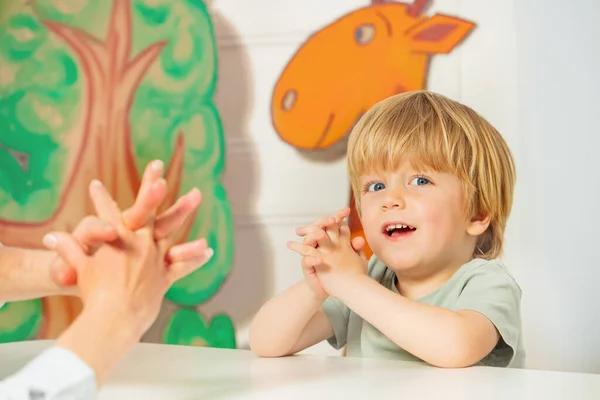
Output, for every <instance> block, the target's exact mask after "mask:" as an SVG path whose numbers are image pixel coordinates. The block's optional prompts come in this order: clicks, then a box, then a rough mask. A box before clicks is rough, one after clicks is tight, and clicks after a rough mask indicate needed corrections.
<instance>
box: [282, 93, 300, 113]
mask: <svg viewBox="0 0 600 400" xmlns="http://www.w3.org/2000/svg"><path fill="white" fill-rule="evenodd" d="M297 97H298V96H297V94H296V91H295V90H294V89H290V90H288V91H287V92H285V94H284V95H283V100H282V101H281V109H282V110H283V111H290V110H291V109H292V108H293V107H294V105H295V104H296V98H297Z"/></svg>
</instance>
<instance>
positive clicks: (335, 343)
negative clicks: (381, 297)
mask: <svg viewBox="0 0 600 400" xmlns="http://www.w3.org/2000/svg"><path fill="white" fill-rule="evenodd" d="M384 271H385V265H383V264H382V263H381V261H379V260H378V259H377V257H375V256H372V257H371V259H369V266H368V270H367V275H369V276H370V277H371V278H372V279H376V280H380V279H381V276H380V275H382V274H383V272H384ZM322 308H323V312H324V313H325V315H326V316H327V319H329V323H330V324H331V326H332V327H333V336H332V337H330V338H329V339H327V341H328V342H329V344H330V345H331V346H332V347H333V348H334V349H336V350H339V349H341V348H342V347H344V346H345V345H346V344H347V342H348V325H349V322H350V309H349V308H348V307H346V305H345V304H344V303H342V302H341V301H340V300H338V299H336V298H334V297H328V298H327V299H326V300H325V301H324V302H323V306H322Z"/></svg>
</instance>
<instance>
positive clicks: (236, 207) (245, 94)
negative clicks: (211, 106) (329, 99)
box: [199, 2, 273, 348]
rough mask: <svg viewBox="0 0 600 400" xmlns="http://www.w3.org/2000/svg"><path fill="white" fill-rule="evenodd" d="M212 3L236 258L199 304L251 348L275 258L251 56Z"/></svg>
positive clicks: (225, 182) (217, 98)
mask: <svg viewBox="0 0 600 400" xmlns="http://www.w3.org/2000/svg"><path fill="white" fill-rule="evenodd" d="M211 3H212V2H207V5H208V7H209V9H210V10H211V15H212V17H213V21H214V26H215V34H216V35H217V48H218V51H219V72H218V73H219V76H218V84H217V91H216V94H215V103H216V104H217V107H218V109H219V112H220V114H221V118H222V121H223V129H224V132H225V141H226V156H225V173H224V176H223V180H222V182H223V186H224V187H225V189H226V190H227V193H228V195H229V200H230V204H231V208H232V214H233V225H234V229H235V256H234V261H233V262H234V264H233V268H232V272H231V274H230V275H229V277H228V278H227V280H226V281H225V283H224V284H223V286H222V288H221V289H220V290H219V292H217V294H216V295H215V296H213V297H212V298H211V299H210V300H208V301H207V302H206V303H204V304H202V305H201V306H200V307H199V308H200V312H201V313H202V314H206V315H214V314H217V313H222V312H224V313H227V315H229V316H230V317H231V319H232V320H233V322H234V325H235V329H236V334H237V337H238V343H237V344H238V347H239V348H247V338H244V337H240V336H243V335H244V331H245V330H246V329H245V328H247V326H248V325H249V324H250V322H251V321H252V318H253V317H254V314H255V313H256V312H257V311H258V309H259V308H260V306H261V305H262V304H263V303H264V302H265V301H266V300H267V299H268V295H267V294H268V293H269V292H270V291H269V288H270V287H271V286H272V282H271V274H270V273H269V270H268V267H269V266H270V265H271V264H272V262H273V261H272V256H271V254H272V250H271V249H270V247H269V245H268V243H269V241H268V237H267V236H266V233H265V227H264V226H262V225H261V224H259V223H257V220H256V218H255V214H256V199H257V196H258V191H259V190H260V184H259V182H258V180H259V176H258V166H259V159H258V152H257V151H256V149H255V147H254V145H253V142H252V140H251V138H250V132H249V128H250V127H249V119H250V114H251V110H252V107H253V99H254V92H253V90H252V80H253V76H252V71H251V69H250V61H249V55H248V52H247V49H246V46H245V44H243V43H242V40H241V37H240V35H239V33H238V32H237V31H236V29H235V27H233V26H232V25H231V24H230V23H229V22H228V21H227V20H226V19H225V18H224V17H223V15H221V14H219V13H218V11H216V10H214V9H212V7H211V5H212V4H211Z"/></svg>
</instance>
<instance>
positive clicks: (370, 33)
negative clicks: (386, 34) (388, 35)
mask: <svg viewBox="0 0 600 400" xmlns="http://www.w3.org/2000/svg"><path fill="white" fill-rule="evenodd" d="M373 38H375V26H374V25H373V24H364V25H360V26H359V27H358V28H356V29H355V30H354V40H356V43H358V44H359V45H361V46H364V45H366V44H369V43H371V42H372V41H373Z"/></svg>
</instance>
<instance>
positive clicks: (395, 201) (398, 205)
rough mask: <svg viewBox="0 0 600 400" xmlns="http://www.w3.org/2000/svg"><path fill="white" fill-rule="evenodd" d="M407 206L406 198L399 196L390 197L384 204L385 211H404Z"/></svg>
mask: <svg viewBox="0 0 600 400" xmlns="http://www.w3.org/2000/svg"><path fill="white" fill-rule="evenodd" d="M405 206H406V202H405V201H404V197H402V196H399V195H397V194H396V195H388V196H387V197H386V199H385V200H384V202H383V204H382V209H383V211H388V210H396V209H403V208H404V207H405Z"/></svg>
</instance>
